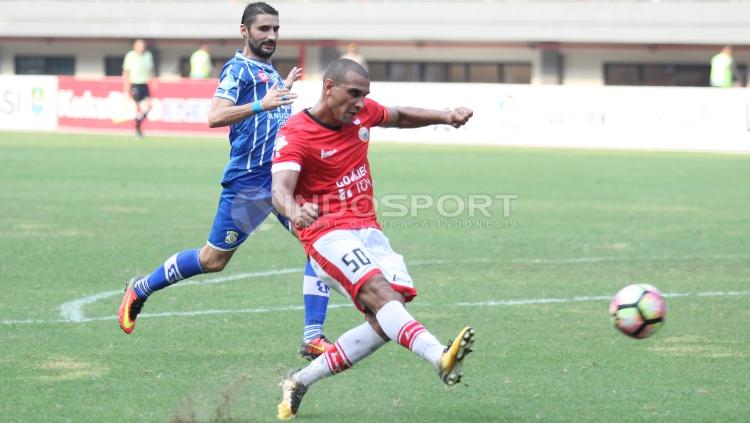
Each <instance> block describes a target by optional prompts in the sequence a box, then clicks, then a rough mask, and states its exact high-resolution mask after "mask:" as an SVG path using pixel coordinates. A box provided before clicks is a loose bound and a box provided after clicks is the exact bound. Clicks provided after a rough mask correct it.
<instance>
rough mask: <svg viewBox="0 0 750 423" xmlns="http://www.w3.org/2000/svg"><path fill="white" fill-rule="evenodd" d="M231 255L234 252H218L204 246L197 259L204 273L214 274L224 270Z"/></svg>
mask: <svg viewBox="0 0 750 423" xmlns="http://www.w3.org/2000/svg"><path fill="white" fill-rule="evenodd" d="M233 254H234V251H219V250H216V249H214V248H211V247H209V246H208V245H204V246H203V248H201V251H200V254H199V256H198V257H199V260H200V263H201V268H202V269H203V272H204V273H215V272H221V271H222V270H224V268H225V267H226V266H227V264H229V260H230V259H231V258H232V255H233Z"/></svg>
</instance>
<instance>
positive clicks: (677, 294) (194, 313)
mask: <svg viewBox="0 0 750 423" xmlns="http://www.w3.org/2000/svg"><path fill="white" fill-rule="evenodd" d="M664 296H665V297H667V298H682V297H747V296H750V291H706V292H668V293H664ZM610 298H612V297H611V296H608V295H595V296H576V297H568V298H525V299H518V300H490V301H479V302H458V303H453V304H430V303H415V304H410V307H415V306H416V307H498V306H519V305H538V304H572V303H577V302H589V301H605V300H609V299H610ZM351 307H352V305H351V304H331V305H330V306H329V307H328V308H329V309H335V308H351ZM302 309H303V306H301V305H288V306H278V307H258V308H244V309H235V310H199V311H182V312H161V313H143V314H141V315H140V316H139V318H155V317H194V316H207V315H226V314H248V313H255V314H260V313H278V312H286V311H299V310H302ZM116 319H117V316H101V317H84V318H83V319H81V320H79V321H72V320H63V319H58V320H34V319H27V320H0V324H3V325H20V324H48V323H87V322H98V321H102V320H116Z"/></svg>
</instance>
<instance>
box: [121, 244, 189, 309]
mask: <svg viewBox="0 0 750 423" xmlns="http://www.w3.org/2000/svg"><path fill="white" fill-rule="evenodd" d="M199 251H200V249H195V250H185V251H182V252H179V253H177V254H175V255H173V256H172V257H170V258H168V259H167V261H166V262H164V264H162V265H161V266H159V267H158V268H156V270H154V272H153V273H151V274H150V275H148V277H147V278H143V279H141V280H140V281H138V282H136V284H135V286H134V287H133V289H134V290H135V293H136V295H138V297H140V298H147V297H148V296H149V295H151V294H152V293H154V292H155V291H158V290H160V289H163V288H166V287H168V286H169V285H172V284H173V283H176V282H179V281H181V280H183V279H187V278H189V277H191V276H195V275H199V274H201V273H203V269H202V268H201V264H200V261H199V260H198V252H199Z"/></svg>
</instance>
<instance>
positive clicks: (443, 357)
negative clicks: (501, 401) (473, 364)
mask: <svg viewBox="0 0 750 423" xmlns="http://www.w3.org/2000/svg"><path fill="white" fill-rule="evenodd" d="M402 298H403V296H402V294H401V293H399V292H397V291H395V290H394V289H393V288H392V287H391V284H389V283H388V282H387V281H386V280H385V278H384V277H383V276H382V274H378V275H375V276H374V277H373V278H371V280H369V281H368V282H366V283H365V284H364V285H363V286H362V288H361V289H360V291H359V296H358V299H359V301H360V302H361V303H362V304H363V305H364V306H365V307H367V308H368V309H372V310H377V312H376V313H375V317H376V318H377V320H378V324H379V325H380V327H381V328H382V330H383V332H385V334H386V335H388V337H389V338H391V339H393V340H394V341H396V342H398V343H399V344H401V345H402V346H403V347H404V348H407V349H408V350H410V351H412V352H413V353H415V354H416V355H418V356H419V357H421V358H422V359H424V360H425V361H427V362H428V363H430V364H432V365H433V366H434V367H435V369H436V370H437V372H438V376H440V379H441V380H442V381H443V382H445V384H447V385H453V384H456V383H458V382H460V381H461V376H462V375H463V359H464V358H465V357H466V355H467V354H469V353H470V352H471V351H472V346H473V344H474V330H473V329H472V328H471V327H468V326H467V327H465V328H463V329H462V330H461V331H460V332H459V334H458V335H457V336H456V338H455V339H454V341H453V342H452V343H451V344H450V345H448V346H445V345H443V344H441V343H440V341H438V339H437V338H435V336H434V335H432V333H430V332H429V331H428V330H427V328H425V327H424V325H423V324H422V323H421V322H419V321H417V320H416V319H415V318H414V317H413V316H412V315H411V314H410V313H409V312H408V311H407V310H406V308H405V307H404V304H403V302H402V301H403V299H402Z"/></svg>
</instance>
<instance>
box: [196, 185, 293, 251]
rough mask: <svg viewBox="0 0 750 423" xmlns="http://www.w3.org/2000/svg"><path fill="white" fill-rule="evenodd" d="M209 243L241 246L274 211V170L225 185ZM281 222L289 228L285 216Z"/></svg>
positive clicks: (221, 246) (229, 247) (226, 248)
mask: <svg viewBox="0 0 750 423" xmlns="http://www.w3.org/2000/svg"><path fill="white" fill-rule="evenodd" d="M223 187H224V188H223V189H222V190H221V196H220V197H219V207H218V210H216V217H215V218H214V224H213V226H212V227H211V232H210V233H209V234H208V245H210V246H211V247H213V248H215V249H217V250H220V251H232V250H234V249H236V248H237V247H239V246H240V245H241V244H242V243H243V242H245V240H246V239H247V237H248V235H250V233H252V232H253V231H254V230H255V229H256V228H257V227H258V226H259V225H260V224H261V223H263V221H264V220H266V217H268V215H269V214H270V213H272V212H274V209H273V204H272V203H271V172H262V173H261V172H259V173H258V174H255V175H252V176H250V175H249V176H247V177H242V178H238V179H235V180H233V181H230V182H227V183H225V184H223ZM277 218H278V219H279V221H280V222H281V223H282V224H283V225H284V227H286V228H287V229H289V222H288V220H287V219H286V218H285V217H283V216H278V215H277Z"/></svg>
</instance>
